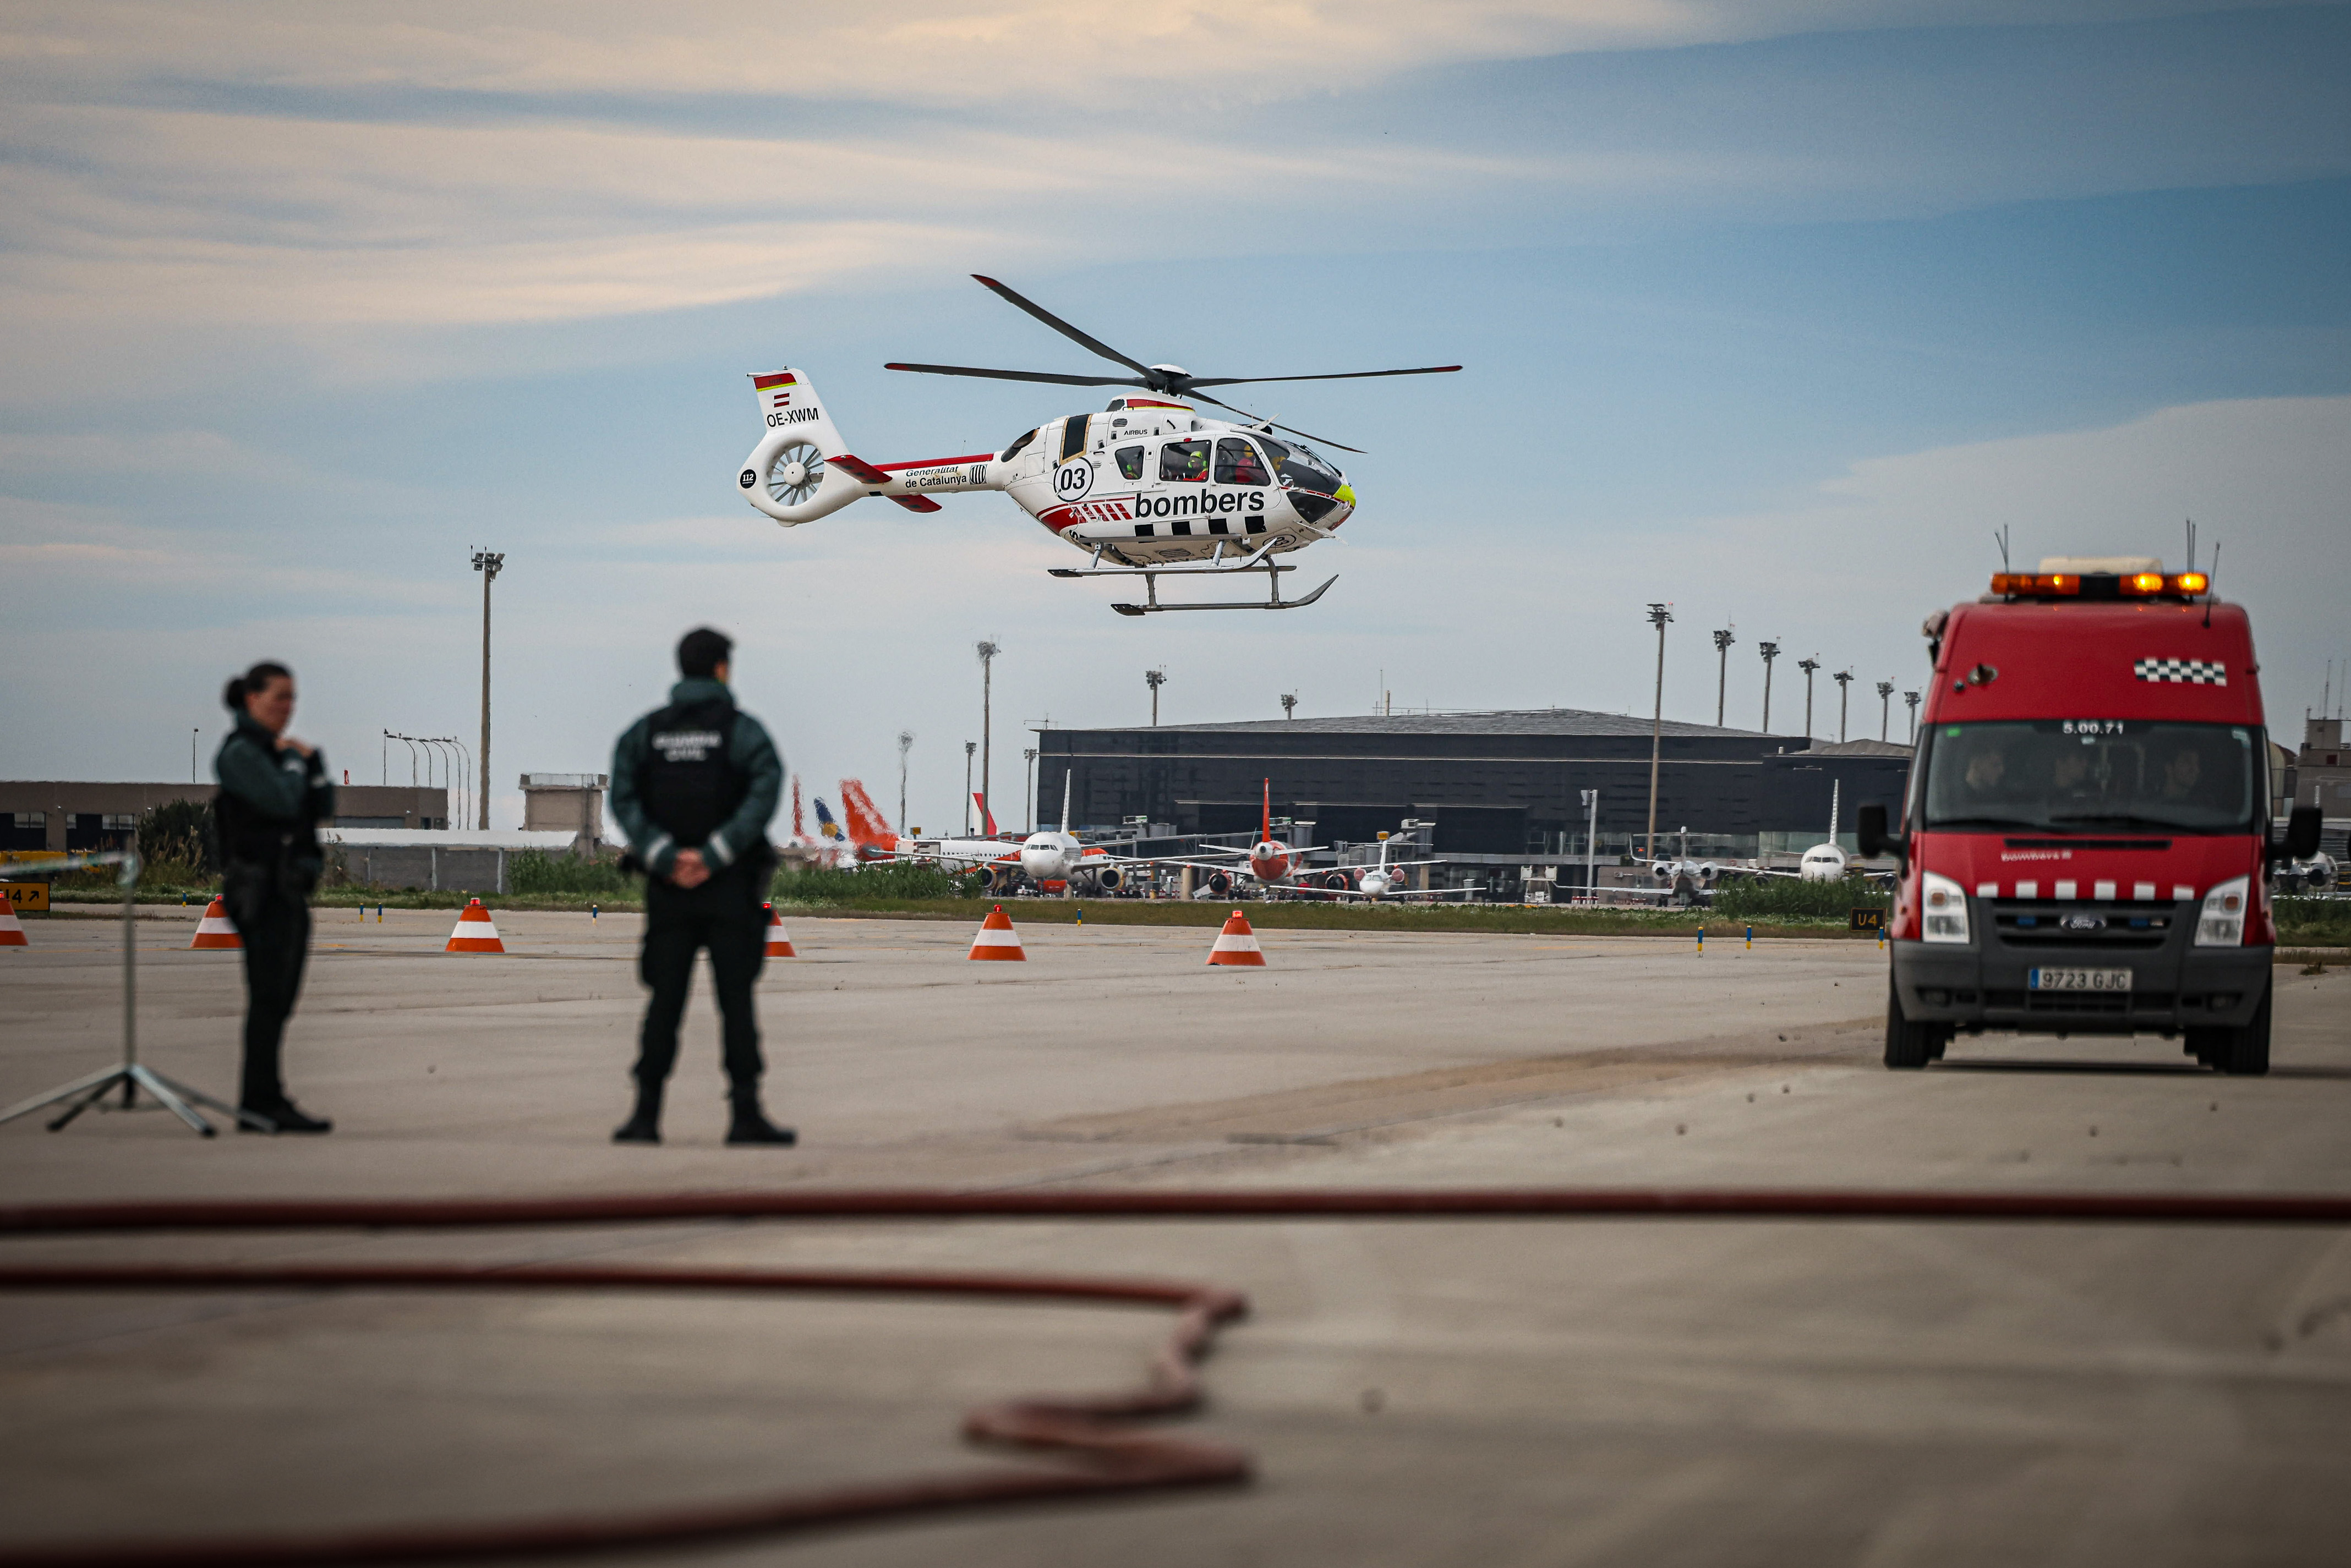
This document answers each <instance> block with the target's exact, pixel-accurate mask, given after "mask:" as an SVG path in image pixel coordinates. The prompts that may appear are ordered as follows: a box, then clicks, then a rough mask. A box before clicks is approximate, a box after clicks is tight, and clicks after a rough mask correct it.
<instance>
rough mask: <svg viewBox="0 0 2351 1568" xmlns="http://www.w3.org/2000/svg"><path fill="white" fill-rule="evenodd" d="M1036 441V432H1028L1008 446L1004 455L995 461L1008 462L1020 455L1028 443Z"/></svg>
mask: <svg viewBox="0 0 2351 1568" xmlns="http://www.w3.org/2000/svg"><path fill="white" fill-rule="evenodd" d="M1036 439H1037V432H1036V431H1028V432H1027V433H1026V434H1024V435H1022V436H1021V438H1020V439H1019V441H1014V442H1013V443H1012V444H1011V445H1010V446H1008V447H1006V448H1005V449H1004V455H1003V456H1002V457H999V458H998V459H997V460H996V461H997V462H1011V461H1012V460H1013V459H1014V458H1016V457H1018V456H1019V455H1020V452H1021V450H1022V449H1023V448H1025V447H1027V446H1028V444H1029V442H1030V441H1035V440H1036Z"/></svg>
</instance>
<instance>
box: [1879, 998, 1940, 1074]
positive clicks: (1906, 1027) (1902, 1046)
mask: <svg viewBox="0 0 2351 1568" xmlns="http://www.w3.org/2000/svg"><path fill="white" fill-rule="evenodd" d="M1941 1033H1942V1032H1941V1031H1940V1030H1938V1029H1937V1028H1936V1027H1935V1026H1934V1025H1933V1024H1931V1023H1911V1022H1910V1021H1909V1020H1908V1019H1907V1018H1905V1017H1904V1016H1903V1015H1902V993H1901V992H1899V991H1897V990H1896V989H1895V987H1894V981H1892V980H1891V979H1888V980H1887V981H1886V1065H1887V1066H1888V1067H1890V1068H1893V1069H1894V1070H1895V1071H1896V1072H1905V1071H1915V1070H1916V1069H1917V1068H1920V1067H1923V1066H1925V1065H1926V1064H1928V1061H1929V1060H1930V1059H1931V1058H1933V1057H1934V1056H1936V1055H1938V1054H1940V1053H1938V1051H1936V1049H1935V1046H1936V1044H1937V1037H1938V1035H1940V1034H1941Z"/></svg>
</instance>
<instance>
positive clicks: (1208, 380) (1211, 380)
mask: <svg viewBox="0 0 2351 1568" xmlns="http://www.w3.org/2000/svg"><path fill="white" fill-rule="evenodd" d="M1458 369H1461V367H1460V366H1458V365H1423V366H1421V367H1420V368H1419V369H1416V370H1341V371H1338V372H1337V373H1335V374H1333V375H1329V376H1202V377H1198V378H1196V379H1193V380H1192V381H1190V382H1189V383H1187V384H1188V385H1191V386H1195V387H1238V386H1239V385H1240V384H1241V383H1242V382H1244V381H1361V380H1364V379H1368V378H1370V377H1374V376H1442V375H1444V374H1446V373H1447V371H1451V370H1458Z"/></svg>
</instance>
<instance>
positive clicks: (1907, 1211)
mask: <svg viewBox="0 0 2351 1568" xmlns="http://www.w3.org/2000/svg"><path fill="white" fill-rule="evenodd" d="M1574 1216H1583V1217H1602V1216H1618V1217H1625V1216H1631V1217H1651V1218H1666V1217H1677V1218H1714V1219H1740V1220H1797V1219H1847V1220H1869V1219H1882V1220H2041V1221H2051V1220H2072V1221H2085V1220H2086V1221H2094V1222H2134V1223H2147V1222H2162V1223H2175V1224H2176V1223H2183V1222H2184V1223H2255V1224H2290V1225H2340V1224H2345V1223H2351V1198H2338V1197H2328V1196H2322V1195H2284V1196H2261V1195H2254V1194H2177V1193H2156V1194H2123V1193H2046V1194H2038V1193H2012V1192H1991V1193H1984V1192H1975V1193H1970V1192H1855V1191H1834V1190H1825V1191H1823V1190H1813V1191H1806V1190H1793V1191H1769V1190H1740V1189H1670V1188H1657V1189H1541V1188H1522V1189H1453V1190H1445V1189H1434V1190H1432V1189H1419V1190H1395V1189H1386V1190H1383V1189H1327V1190H1317V1189H1258V1190H1250V1189H1222V1190H1209V1191H1180V1190H1166V1189H1162V1190H1149V1189H1137V1190H1102V1189H1093V1190H1085V1191H1057V1192H1039V1191H1023V1192H989V1193H967V1192H938V1191H922V1190H911V1189H910V1190H899V1191H890V1190H880V1191H862V1192H860V1191H835V1192H790V1193H748V1194H746V1193H714V1194H686V1195H682V1196H675V1197H668V1196H660V1197H645V1198H590V1199H571V1198H560V1199H497V1200H484V1201H474V1200H464V1199H455V1200H438V1199H417V1200H390V1201H333V1200H316V1201H298V1202H248V1201H203V1200H199V1201H190V1202H165V1203H104V1204H18V1205H12V1206H6V1207H0V1234H14V1235H32V1234H47V1235H57V1234H65V1233H71V1232H89V1231H131V1230H142V1231H176V1230H247V1229H250V1230H277V1229H285V1228H294V1227H329V1226H333V1227H359V1228H369V1227H389V1226H399V1227H403V1228H454V1227H471V1226H487V1225H585V1224H613V1223H643V1222H648V1221H663V1220H714V1219H804V1220H806V1219H959V1220H975V1219H995V1220H1016V1219H1080V1218H1086V1219H1103V1218H1114V1217H1124V1218H1133V1219H1242V1218H1254V1219H1334V1218H1357V1219H1375V1218H1391V1219H1411V1218H1435V1217H1447V1218H1487V1219H1510V1218H1524V1219H1536V1218H1546V1217H1552V1218H1557V1217H1574ZM288 1286H295V1287H311V1288H327V1289H379V1290H380V1289H433V1290H444V1289H472V1290H611V1289H627V1290H726V1291H766V1292H788V1291H789V1292H808V1291H831V1292H841V1291H850V1292H888V1293H943V1294H960V1295H989V1296H1024V1297H1029V1298H1032V1299H1043V1300H1064V1301H1088V1302H1118V1303H1144V1304H1149V1305H1155V1306H1173V1307H1176V1308H1178V1309H1180V1313H1181V1315H1180V1316H1179V1318H1178V1319H1177V1322H1176V1326H1175V1332H1174V1333H1173V1334H1171V1335H1170V1336H1169V1338H1168V1340H1167V1342H1166V1344H1165V1345H1163V1346H1162V1347H1161V1349H1160V1351H1159V1353H1158V1355H1156V1356H1155V1357H1154V1358H1153V1361H1152V1363H1151V1369H1150V1375H1149V1376H1148V1378H1147V1379H1146V1380H1145V1382H1144V1386H1142V1387H1141V1388H1138V1389H1134V1390H1132V1391H1129V1392H1125V1393H1116V1394H1106V1395H1100V1396H1095V1397H1085V1398H1075V1399H1070V1398H1038V1399H1024V1400H1017V1401H1013V1402H1010V1403H1008V1404H1003V1405H997V1406H990V1407H986V1408H982V1409H978V1410H974V1411H971V1412H970V1413H969V1414H967V1416H966V1417H965V1419H964V1433H965V1435H966V1436H967V1437H968V1438H972V1439H974V1440H976V1441H982V1442H992V1443H1002V1444H1007V1445H1011V1446H1017V1447H1019V1448H1023V1449H1030V1450H1033V1451H1036V1452H1039V1453H1041V1454H1047V1455H1050V1456H1052V1457H1054V1458H1057V1459H1061V1460H1063V1461H1064V1463H1063V1464H1062V1465H1061V1466H1060V1467H1058V1468H1056V1469H984V1470H972V1471H967V1472H962V1473H956V1474H944V1475H936V1476H923V1477H913V1478H908V1479H904V1480H894V1481H877V1482H872V1483H868V1484H865V1485H862V1486H854V1487H842V1488H835V1489H831V1490H823V1491H803V1492H787V1493H781V1494H778V1495H775V1496H770V1497H766V1498H758V1499H751V1500H746V1501H738V1502H733V1503H721V1504H710V1505H702V1506H695V1507H685V1508H677V1509H668V1510H656V1511H646V1512H642V1513H634V1514H616V1515H606V1516H601V1517H590V1518H553V1519H541V1520H520V1521H507V1522H504V1523H489V1524H477V1525H444V1526H437V1527H435V1526H407V1527H400V1528H387V1529H381V1530H373V1531H350V1532H340V1533H333V1534H329V1533H319V1534H313V1535H307V1536H291V1535H287V1536H269V1537H252V1538H244V1539H238V1538H232V1537H214V1538H210V1539H199V1540H170V1539H155V1540H145V1541H120V1542H90V1543H88V1544H84V1545H68V1544H59V1545H55V1546H48V1547H34V1548H29V1549H0V1568H100V1565H105V1568H196V1565H198V1564H223V1565H226V1564H243V1563H383V1562H392V1561H432V1560H439V1561H451V1560H455V1559H462V1558H470V1559H486V1558H500V1557H526V1556H544V1555H549V1554H555V1553H564V1552H589V1551H610V1550H613V1549H617V1548H628V1547H644V1546H653V1545H663V1544H674V1543H678V1542H688V1541H696V1540H705V1539H710V1538H714V1537H719V1536H726V1535H744V1534H753V1533H766V1532H778V1531H784V1530H789V1529H794V1528H806V1527H809V1526H811V1525H819V1524H838V1523H843V1522H847V1521H852V1520H866V1519H875V1518H881V1517H886V1516H890V1515H903V1514H909V1513H921V1512H930V1511H940V1510H947V1509H959V1508H972V1507H979V1506H986V1505H1001V1504H1006V1503H1019V1502H1029V1501H1048V1500H1055V1499H1068V1498H1076V1497H1087V1496H1102V1495H1105V1494H1115V1493H1122V1492H1136V1491H1144V1490H1158V1489H1164V1488H1171V1487H1186V1486H1207V1485H1219V1484H1224V1485H1230V1484H1237V1483H1239V1482H1243V1481H1246V1480H1248V1479H1249V1474H1250V1460H1249V1456H1248V1455H1246V1454H1244V1453H1241V1452H1240V1451H1238V1450H1237V1449H1231V1448H1228V1447H1225V1446H1222V1445H1218V1444H1213V1443H1206V1442H1199V1441H1190V1440H1185V1439H1180V1438H1169V1437H1165V1436H1162V1435H1157V1434H1153V1433H1148V1432H1141V1431H1136V1430H1134V1429H1133V1428H1131V1427H1129V1426H1127V1425H1125V1424H1124V1423H1128V1422H1133V1421H1135V1420H1139V1419H1144V1418H1147V1417H1157V1416H1170V1415H1177V1414H1182V1413H1184V1412H1186V1411H1189V1410H1192V1409H1195V1408H1196V1407H1198V1405H1199V1403H1200V1386H1199V1380H1198V1376H1197V1374H1196V1372H1195V1371H1194V1370H1193V1368H1194V1366H1195V1365H1196V1363H1197V1362H1198V1361H1199V1360H1200V1359H1201V1358H1202V1357H1203V1356H1204V1355H1207V1350H1208V1347H1209V1345H1210V1343H1211V1342H1212V1341H1213V1339H1214V1338H1215V1335H1216V1333H1217V1328H1218V1327H1219V1326H1220V1325H1221V1324H1225V1323H1227V1322H1228V1321H1230V1320H1231V1319H1233V1318H1236V1317H1238V1316H1240V1315H1241V1314H1243V1313H1244V1312H1246V1311H1247V1305H1248V1303H1246V1301H1245V1300H1244V1299H1243V1298H1242V1297H1241V1296H1239V1295H1238V1294H1237V1293H1233V1292H1230V1291H1224V1290H1218V1289H1216V1288H1214V1287H1211V1286H1205V1285H1190V1284H1174V1283H1167V1282H1155V1281H1135V1280H1080V1279H1056V1278H1050V1277H1044V1276H1034V1277H1029V1276H1019V1275H999V1274H952V1273H914V1272H875V1273H862V1272H840V1271H824V1272H810V1271H776V1270H759V1269H664V1268H613V1267H594V1268H587V1267H574V1266H569V1265H549V1264H525V1265H518V1266H515V1267H510V1268H479V1267H452V1266H447V1265H438V1264H384V1265H371V1264H348V1265H337V1264H298V1265H275V1264H272V1265H260V1266H253V1267H245V1266H237V1265H214V1264H143V1263H128V1264H82V1263H54V1264H18V1265H8V1266H0V1290H8V1289H14V1290H28V1289H48V1290H123V1289H142V1290H251V1289H262V1288H284V1287H288Z"/></svg>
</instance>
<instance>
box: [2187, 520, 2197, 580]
mask: <svg viewBox="0 0 2351 1568" xmlns="http://www.w3.org/2000/svg"><path fill="white" fill-rule="evenodd" d="M2188 569H2189V571H2191V572H2192V571H2194V570H2195V569H2196V519H2195V518H2193V517H2190V518H2189V519H2188Z"/></svg>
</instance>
